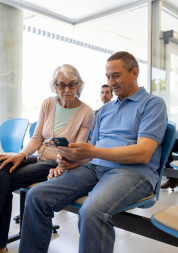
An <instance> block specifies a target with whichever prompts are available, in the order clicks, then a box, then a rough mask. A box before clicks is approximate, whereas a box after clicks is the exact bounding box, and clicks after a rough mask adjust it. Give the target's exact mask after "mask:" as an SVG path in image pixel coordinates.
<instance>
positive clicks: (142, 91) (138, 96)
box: [114, 86, 146, 103]
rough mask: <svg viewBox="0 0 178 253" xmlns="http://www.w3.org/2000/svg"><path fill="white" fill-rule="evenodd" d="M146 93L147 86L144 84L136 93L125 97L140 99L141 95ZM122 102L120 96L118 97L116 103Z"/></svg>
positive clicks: (134, 99)
mask: <svg viewBox="0 0 178 253" xmlns="http://www.w3.org/2000/svg"><path fill="white" fill-rule="evenodd" d="M145 93H146V90H145V88H144V87H143V86H142V87H140V89H139V90H138V91H136V92H135V93H134V94H132V95H131V96H130V97H128V98H125V99H129V100H132V101H139V100H140V98H141V97H143V96H144V95H145ZM117 102H121V101H120V99H119V98H117V99H116V100H115V101H114V103H117Z"/></svg>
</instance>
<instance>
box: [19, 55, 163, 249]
mask: <svg viewBox="0 0 178 253" xmlns="http://www.w3.org/2000/svg"><path fill="white" fill-rule="evenodd" d="M138 74H139V66H138V63H137V61H136V59H135V58H134V57H133V55H131V54H129V53H127V52H118V53H116V54H114V55H112V56H111V57H109V59H108V60H107V64H106V77H107V80H108V85H109V86H110V87H111V88H112V89H113V91H114V93H115V95H116V96H117V99H116V100H115V101H112V102H110V103H107V104H105V105H104V106H103V107H102V109H101V111H100V112H99V114H98V117H97V122H96V127H95V130H94V133H93V136H92V140H91V144H87V143H71V144H69V147H60V148H59V152H60V156H59V159H58V164H59V166H60V167H58V168H57V169H54V170H53V169H52V170H50V175H49V176H48V179H50V178H52V179H50V180H48V181H47V182H44V183H41V184H39V185H38V186H36V187H34V188H32V189H31V190H30V191H29V193H28V195H27V201H26V209H25V214H24V219H23V228H22V235H21V242H20V250H19V252H20V253H24V252H26V253H28V252H30V253H31V252H33V253H37V252H43V253H46V252H47V250H48V246H49V243H50V240H51V233H52V221H51V218H52V217H53V216H54V211H55V212H57V211H60V210H62V209H63V208H64V207H65V206H67V205H69V204H70V203H71V202H72V201H73V200H75V199H77V198H79V197H82V196H84V195H87V194H88V193H89V196H88V198H87V199H86V200H85V201H84V204H83V206H82V208H81V209H80V211H79V225H78V227H79V232H80V241H79V253H91V252H95V253H112V252H113V248H114V241H115V232H114V224H113V222H112V215H113V214H114V213H116V212H117V211H119V210H121V209H122V208H123V207H125V206H127V205H131V204H133V203H136V202H137V201H139V200H140V199H142V198H144V197H146V196H149V195H150V194H151V193H152V192H153V191H154V188H155V185H156V183H157V181H158V173H157V169H158V168H159V164H160V156H161V144H162V141H163V139H164V134H165V130H166V125H167V113H166V105H165V103H164V101H163V100H162V99H161V98H160V97H156V96H153V95H151V94H149V93H147V92H146V90H145V89H144V87H141V88H140V87H139V86H138V83H137V78H138ZM62 157H65V159H67V160H63V158H62ZM89 161H90V162H89ZM61 173H62V174H61ZM60 175H61V176H60ZM59 246H60V242H59Z"/></svg>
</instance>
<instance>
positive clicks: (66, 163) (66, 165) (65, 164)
mask: <svg viewBox="0 0 178 253" xmlns="http://www.w3.org/2000/svg"><path fill="white" fill-rule="evenodd" d="M57 157H58V159H57V160H56V162H57V163H58V166H59V167H60V168H61V171H62V172H64V171H65V170H70V169H74V168H77V167H78V166H80V165H81V162H80V161H70V160H68V159H67V158H65V157H63V156H61V155H60V154H58V155H57Z"/></svg>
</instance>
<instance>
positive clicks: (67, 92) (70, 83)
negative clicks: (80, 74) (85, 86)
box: [56, 73, 78, 102]
mask: <svg viewBox="0 0 178 253" xmlns="http://www.w3.org/2000/svg"><path fill="white" fill-rule="evenodd" d="M77 84H78V82H77V81H76V80H71V79H68V78H66V77H65V76H64V75H63V74H62V73H59V74H58V77H57V83H56V90H57V92H58V94H59V97H60V98H61V100H62V101H63V102H71V101H72V100H74V99H75V98H76V93H77Z"/></svg>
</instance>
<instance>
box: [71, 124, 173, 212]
mask: <svg viewBox="0 0 178 253" xmlns="http://www.w3.org/2000/svg"><path fill="white" fill-rule="evenodd" d="M175 139H176V125H175V123H174V122H171V121H169V122H168V124H167V129H166V133H165V138H164V141H163V145H162V153H161V162H160V168H159V170H158V173H159V181H158V182H157V185H156V188H155V192H154V194H152V195H151V196H150V197H146V198H144V199H143V200H141V201H139V202H137V203H135V204H133V205H129V206H126V207H124V208H123V209H122V210H120V211H119V212H117V213H120V212H123V211H127V210H130V209H133V208H135V207H139V208H150V207H152V206H153V205H154V204H155V203H156V201H158V199H159V192H160V184H161V178H162V174H163V170H164V168H165V164H166V162H167V159H168V157H169V154H170V152H171V150H172V147H173V145H174V142H175ZM86 197H87V196H85V197H82V198H80V199H82V200H83V201H84V200H85V198H86ZM80 199H78V200H76V202H73V203H72V205H73V206H75V207H77V208H81V207H82V204H79V203H81V200H80Z"/></svg>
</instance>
